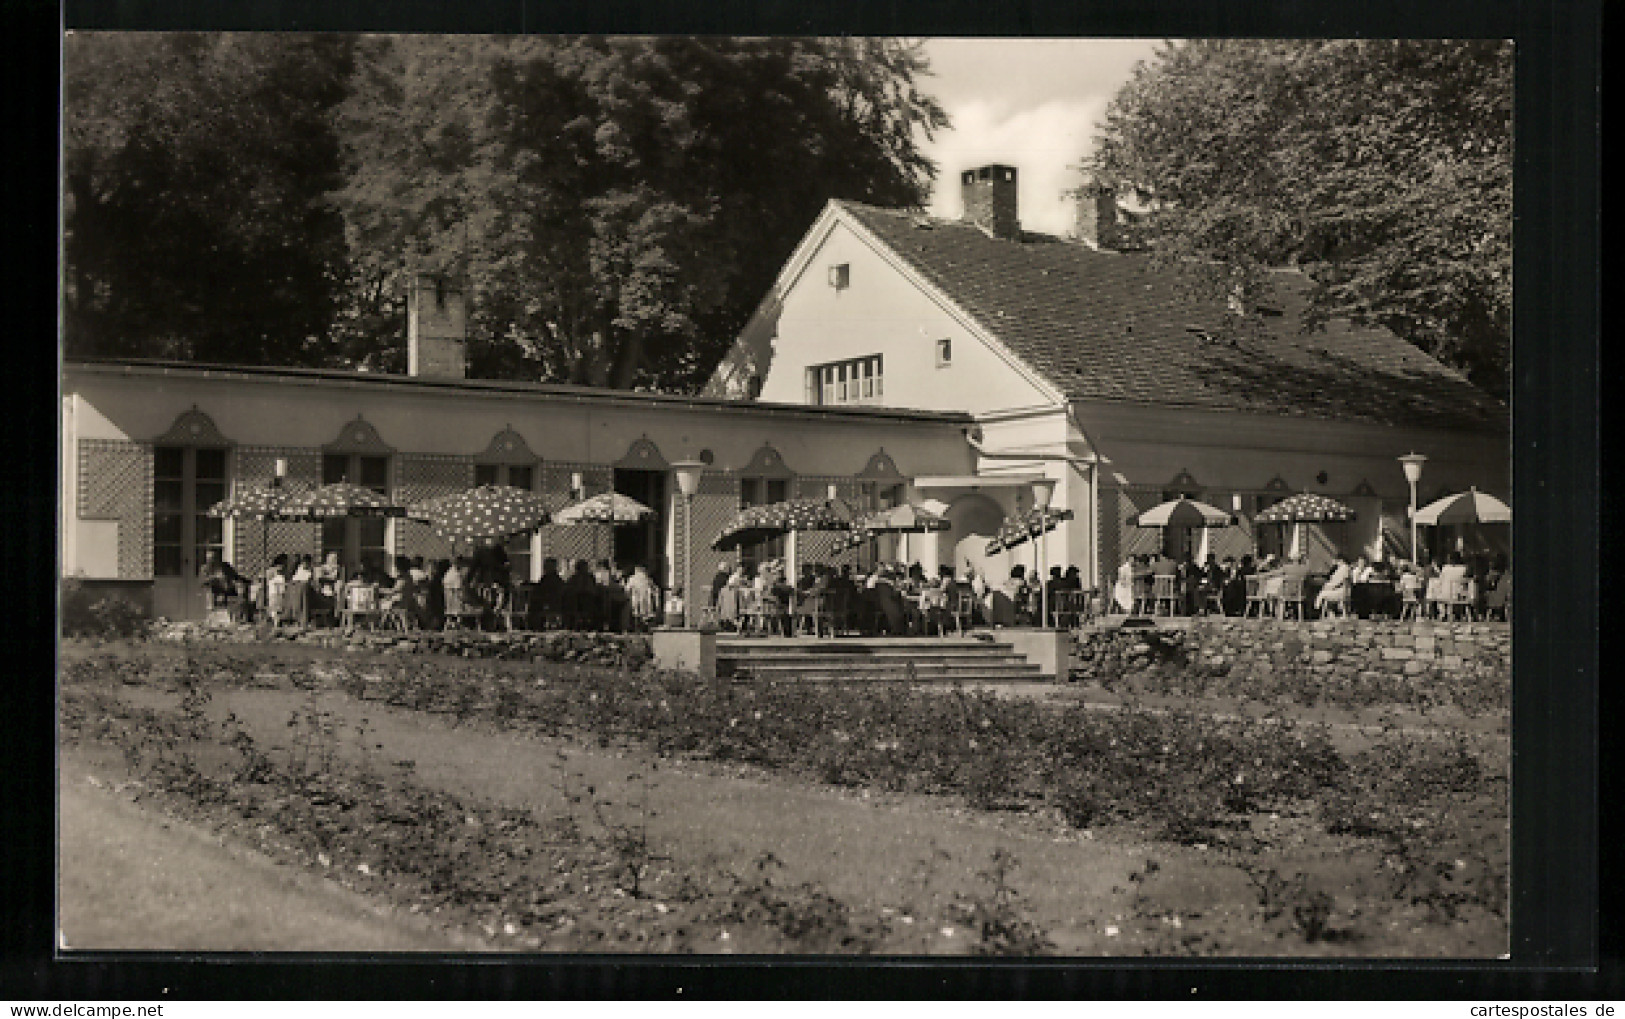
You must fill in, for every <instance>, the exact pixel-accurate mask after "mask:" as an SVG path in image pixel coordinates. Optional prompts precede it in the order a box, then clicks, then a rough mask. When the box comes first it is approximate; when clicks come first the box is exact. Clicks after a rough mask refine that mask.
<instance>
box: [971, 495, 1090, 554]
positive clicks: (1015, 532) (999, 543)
mask: <svg viewBox="0 0 1625 1019" xmlns="http://www.w3.org/2000/svg"><path fill="white" fill-rule="evenodd" d="M1071 519H1072V511H1071V510H1069V509H1059V510H1058V509H1044V510H1040V509H1037V508H1036V507H1035V508H1033V509H1030V510H1028V511H1027V512H1026V513H1023V514H1022V515H1021V516H1019V517H1014V518H1012V517H1006V518H1005V520H1004V524H1003V525H1002V526H1001V527H1000V528H999V533H998V534H995V535H994V536H993V540H992V541H990V542H988V543H987V554H988V555H998V554H999V553H1000V552H1003V551H1006V550H1007V549H1012V548H1015V547H1016V546H1017V545H1020V544H1022V543H1023V542H1027V541H1031V540H1032V539H1034V538H1036V537H1039V536H1040V535H1044V534H1048V533H1049V532H1051V531H1053V530H1055V528H1057V527H1059V526H1060V523H1061V521H1063V520H1071Z"/></svg>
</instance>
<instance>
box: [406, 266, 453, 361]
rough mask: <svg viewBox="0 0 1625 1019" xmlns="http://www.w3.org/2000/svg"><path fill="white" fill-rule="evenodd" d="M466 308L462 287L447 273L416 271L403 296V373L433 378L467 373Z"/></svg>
mask: <svg viewBox="0 0 1625 1019" xmlns="http://www.w3.org/2000/svg"><path fill="white" fill-rule="evenodd" d="M467 340H468V308H467V305H466V304H465V302H464V295H463V287H462V285H461V284H460V283H458V282H456V281H454V280H453V279H451V278H450V277H447V276H438V275H434V274H431V273H419V274H418V275H415V276H413V277H412V283H411V285H410V287H409V288H408V291H407V298H406V373H407V374H408V375H416V376H421V377H423V378H434V379H462V378H467V377H468V357H467V353H466V343H467Z"/></svg>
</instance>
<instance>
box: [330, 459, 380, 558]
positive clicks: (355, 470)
mask: <svg viewBox="0 0 1625 1019" xmlns="http://www.w3.org/2000/svg"><path fill="white" fill-rule="evenodd" d="M341 481H346V482H349V483H350V484H352V485H359V486H361V487H362V488H370V489H372V490H373V491H375V492H377V493H378V494H380V495H385V496H387V495H389V457H387V456H362V455H360V454H355V455H351V454H347V453H324V454H322V484H324V485H331V484H335V483H337V482H341ZM321 528H322V555H323V556H324V557H325V556H326V555H327V553H329V552H337V553H338V554H339V561H340V562H341V563H343V564H344V566H345V568H346V569H355V568H356V567H357V566H365V567H368V568H370V569H373V570H376V571H378V572H380V573H387V572H388V568H389V562H390V556H389V521H388V520H386V519H384V518H383V517H348V518H339V519H336V520H324V521H322V525H321Z"/></svg>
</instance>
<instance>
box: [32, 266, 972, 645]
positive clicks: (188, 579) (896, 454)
mask: <svg viewBox="0 0 1625 1019" xmlns="http://www.w3.org/2000/svg"><path fill="white" fill-rule="evenodd" d="M461 305H462V294H461V293H460V292H458V291H457V290H456V288H455V287H454V286H452V285H450V284H448V283H447V282H446V281H444V280H426V281H423V282H422V284H421V285H419V286H416V287H414V288H413V291H412V294H411V301H410V309H411V315H410V318H411V320H412V322H411V326H410V328H409V347H410V350H409V363H410V364H411V365H412V367H413V370H414V371H415V372H416V374H413V375H409V376H390V375H382V374H370V373H362V372H334V371H299V370H288V369H266V368H247V367H227V366H207V365H194V364H177V363H159V362H139V361H118V362H113V361H107V362H69V363H67V364H66V365H65V366H64V370H63V378H62V414H63V430H62V437H63V446H62V465H61V470H62V481H63V486H62V492H63V499H62V517H61V555H62V570H63V574H64V576H77V577H80V578H82V579H83V580H84V581H85V582H86V583H87V584H91V585H94V586H98V587H106V588H113V589H119V590H122V591H125V592H128V593H130V594H131V595H133V596H134V597H136V598H138V599H140V600H142V601H147V600H148V599H150V606H151V608H152V610H153V611H154V612H155V613H156V614H159V615H163V616H165V617H168V618H188V617H195V616H197V615H199V614H200V613H201V611H202V608H203V603H202V597H201V594H200V590H199V586H198V579H197V572H198V568H199V566H200V565H201V564H202V563H203V562H204V561H205V557H206V556H207V554H208V552H209V551H210V550H211V549H215V550H219V551H220V552H221V553H222V554H223V556H224V558H225V559H227V560H228V561H230V562H233V563H234V564H235V565H236V567H237V568H238V569H239V570H240V571H242V572H245V573H252V572H255V571H258V570H259V569H260V568H261V567H262V566H263V565H264V564H265V563H266V562H267V561H268V560H269V559H270V558H271V557H274V556H275V555H277V554H278V553H310V554H312V555H314V556H318V557H319V556H320V555H321V554H322V553H324V552H325V551H327V550H330V549H331V550H336V551H338V552H340V554H341V555H342V556H343V557H344V559H345V561H346V562H347V563H350V564H352V565H353V564H356V563H361V562H367V563H371V564H374V565H379V566H381V565H383V563H384V561H385V559H386V558H387V557H389V556H393V555H409V556H410V555H422V556H425V557H426V558H428V559H434V558H439V557H442V556H448V555H450V554H452V549H451V548H450V547H449V546H447V544H446V543H445V542H444V541H442V540H441V539H440V538H439V537H438V536H437V535H436V534H435V533H434V532H433V531H432V530H431V529H430V528H429V527H427V526H426V525H424V524H421V523H418V522H416V521H412V520H407V519H391V520H384V519H358V520H349V521H339V522H336V523H329V524H309V523H269V524H262V523H260V522H258V521H232V520H219V519H214V518H211V517H209V516H208V515H207V513H206V511H207V509H208V507H209V506H211V505H212V504H214V503H215V502H217V501H219V500H221V499H224V498H225V497H226V496H227V495H228V494H229V493H231V492H233V491H235V490H238V489H240V488H241V487H243V486H246V485H266V484H271V483H272V481H273V479H274V478H275V477H276V464H277V461H279V460H280V461H282V462H283V464H284V466H285V469H286V478H285V480H284V484H286V485H287V486H289V487H296V486H297V487H313V486H315V485H318V484H322V483H326V482H331V481H338V480H348V481H350V482H353V483H357V484H361V485H366V486H370V487H374V488H376V489H378V490H379V491H382V492H384V493H385V494H387V495H388V496H390V497H391V499H392V500H394V501H395V502H397V503H399V504H401V505H410V504H412V503H415V502H418V501H421V500H424V499H427V498H430V497H432V496H435V495H440V494H444V493H447V492H452V491H457V490H459V489H463V488H468V487H471V486H473V485H475V484H482V483H496V484H513V485H518V486H520V487H523V488H528V489H531V490H534V491H536V492H539V493H542V494H543V495H544V496H545V497H546V498H547V499H548V500H549V501H550V502H551V503H552V504H553V505H554V506H555V507H562V506H564V505H566V504H567V503H569V502H570V501H572V499H574V498H577V497H580V496H583V495H595V494H598V493H601V492H605V491H610V490H614V491H618V492H622V493H625V494H627V495H630V496H632V497H633V498H636V499H638V500H639V501H641V502H643V503H645V504H647V505H648V506H650V507H652V508H653V509H654V510H655V511H656V512H655V515H654V517H653V518H651V519H649V520H647V521H645V522H644V523H642V524H637V525H630V526H621V527H607V526H606V527H573V528H566V527H556V526H549V527H545V528H543V529H542V532H541V533H540V534H538V535H537V536H536V537H535V538H534V539H533V540H531V541H526V542H520V543H517V544H516V545H514V546H512V547H511V548H510V557H511V558H513V559H514V560H515V565H516V567H517V568H518V569H519V570H520V571H522V572H529V573H530V574H531V575H532V576H535V575H537V574H538V572H539V570H540V568H541V560H542V559H543V558H545V557H548V556H554V557H558V558H561V559H563V560H566V561H568V560H571V559H576V558H585V559H594V560H595V559H600V558H603V559H610V558H613V559H615V560H617V561H619V562H622V563H627V564H632V563H644V564H646V565H649V566H650V567H651V568H652V570H653V572H654V574H655V576H656V577H658V578H660V579H662V580H663V581H665V580H668V579H675V580H676V581H677V582H679V583H681V582H682V581H683V578H684V577H685V576H687V573H686V572H685V571H686V570H688V569H689V567H690V563H691V562H692V568H693V571H694V573H693V576H694V578H695V582H700V581H708V580H709V579H710V577H711V575H712V574H713V573H714V572H715V570H716V567H717V564H718V563H719V562H722V561H724V559H725V558H726V559H727V560H729V561H736V560H738V559H739V558H740V557H741V555H742V556H743V557H744V558H745V559H746V560H749V559H751V558H754V557H760V556H763V555H768V554H774V553H776V552H777V549H776V548H773V547H761V548H754V547H753V548H748V549H745V550H743V552H742V553H737V554H734V555H729V556H727V557H724V556H723V555H722V554H720V553H717V552H713V551H712V550H711V548H710V543H711V540H712V539H713V538H714V537H715V536H716V535H717V533H718V532H720V530H721V529H722V528H723V527H724V526H725V525H726V523H727V522H728V521H729V520H731V519H732V518H733V516H734V515H735V513H737V512H738V510H739V508H740V507H741V506H742V505H747V504H752V503H761V502H770V501H775V500H779V499H784V498H790V497H804V496H822V495H826V494H827V493H828V492H829V490H830V489H831V487H833V488H834V489H835V491H836V493H837V494H838V495H840V496H842V497H843V498H847V499H852V500H855V501H862V500H864V499H865V498H867V499H869V500H870V501H874V500H878V499H880V498H882V497H886V496H888V494H889V493H894V491H895V489H896V488H897V486H900V485H902V484H905V483H906V480H907V478H909V477H912V476H914V475H917V474H951V473H965V472H968V471H970V470H971V469H972V467H973V465H974V454H973V451H972V450H971V448H970V447H969V446H968V445H967V444H966V442H965V438H964V433H965V431H966V429H967V428H968V426H969V424H970V419H969V417H968V416H967V415H965V414H962V413H952V412H950V413H939V412H931V411H914V410H900V409H896V408H889V407H847V408H829V407H808V406H805V405H784V406H779V405H774V404H771V403H767V402H760V403H752V404H741V403H738V402H731V401H723V400H712V399H702V398H687V397H675V396H661V395H651V394H638V393H626V392H618V391H609V390H601V389H590V388H584V387H574V386H548V385H534V384H524V383H510V382H481V381H473V380H469V379H465V378H462V377H461V376H462V374H463V361H462V357H461V350H460V347H461V342H462V341H461V337H462V315H463V312H462V307H461ZM689 458H698V459H700V460H704V461H706V462H708V463H710V464H711V465H712V467H711V469H709V470H708V472H707V473H706V475H705V477H704V478H703V480H702V483H701V488H700V491H699V493H698V494H697V495H696V496H695V498H694V501H693V516H692V519H691V520H690V519H689V518H688V516H687V514H686V507H685V505H684V503H683V501H682V498H681V495H680V494H679V493H678V491H677V488H676V485H675V483H674V481H673V479H672V475H671V468H670V465H671V463H672V462H674V461H679V460H684V459H689ZM890 497H892V498H897V497H899V496H897V495H895V494H891V495H890ZM690 534H692V542H690V541H689V535H690ZM833 543H834V541H833V536H809V537H808V539H807V540H806V541H804V542H803V543H802V547H803V552H804V555H806V556H808V557H812V558H820V559H823V558H830V557H831V556H832V555H833V553H831V551H830V548H831V546H832V545H833ZM691 545H692V547H693V549H694V552H693V555H692V557H690V556H689V555H688V554H687V552H686V550H687V549H688V548H689V547H690V546H691ZM465 551H466V549H465Z"/></svg>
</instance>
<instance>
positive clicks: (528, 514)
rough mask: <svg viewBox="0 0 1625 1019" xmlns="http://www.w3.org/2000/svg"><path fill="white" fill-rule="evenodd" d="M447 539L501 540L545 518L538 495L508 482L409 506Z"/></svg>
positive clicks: (544, 505)
mask: <svg viewBox="0 0 1625 1019" xmlns="http://www.w3.org/2000/svg"><path fill="white" fill-rule="evenodd" d="M413 510H414V511H415V512H417V513H421V514H423V519H426V520H427V521H428V523H429V524H431V525H432V526H433V527H434V529H435V532H436V533H437V534H439V535H440V536H441V537H442V538H445V539H447V540H448V541H502V540H504V539H507V538H511V537H513V536H514V535H518V534H525V533H528V532H530V531H534V530H536V528H538V527H540V526H542V525H543V524H545V523H547V521H548V513H547V506H546V504H545V503H544V502H543V501H542V498H541V496H538V495H536V494H534V493H532V492H529V491H526V490H525V489H522V488H513V487H511V486H509V485H481V486H480V487H479V488H472V489H469V490H468V491H465V492H456V493H453V494H451V495H443V496H440V497H439V498H435V499H430V500H427V501H426V502H424V503H419V504H418V505H417V506H414V507H413Z"/></svg>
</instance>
